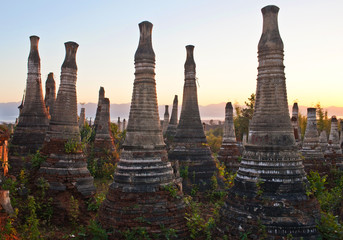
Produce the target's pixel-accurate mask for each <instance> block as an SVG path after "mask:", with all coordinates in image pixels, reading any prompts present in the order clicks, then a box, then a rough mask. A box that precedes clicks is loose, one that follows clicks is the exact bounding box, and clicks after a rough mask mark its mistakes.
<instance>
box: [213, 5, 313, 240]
mask: <svg viewBox="0 0 343 240" xmlns="http://www.w3.org/2000/svg"><path fill="white" fill-rule="evenodd" d="M278 11H279V8H278V7H276V6H266V7H264V8H262V14H263V31H262V36H261V39H260V42H259V44H258V60H259V66H258V75H257V87H256V104H255V110H254V114H253V118H252V120H251V122H250V128H249V138H248V143H247V144H246V145H245V150H244V153H243V157H242V161H241V163H240V166H239V170H238V171H237V177H236V178H235V185H234V187H232V188H231V189H230V190H229V194H228V198H227V200H226V202H225V204H224V206H223V207H222V209H221V211H220V224H219V226H218V227H217V229H218V230H219V232H218V235H219V236H220V237H221V238H222V237H223V235H226V236H228V239H240V233H246V234H247V235H248V239H260V238H261V237H262V236H263V235H264V234H266V235H267V236H263V238H266V239H285V238H286V237H287V236H289V235H290V234H291V235H292V237H293V239H317V237H319V234H318V232H317V228H316V220H318V219H319V206H318V203H317V202H316V200H315V199H313V198H309V197H307V195H306V191H305V188H306V183H307V180H306V177H305V171H304V167H303V165H302V161H301V158H300V155H299V151H298V148H297V146H296V143H295V138H294V134H293V129H292V125H291V121H290V117H289V111H288V104H287V92H286V81H285V74H284V65H283V42H282V40H281V37H280V34H279V30H278V24H277V14H278ZM262 226H264V227H262Z"/></svg>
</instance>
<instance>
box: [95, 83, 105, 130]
mask: <svg viewBox="0 0 343 240" xmlns="http://www.w3.org/2000/svg"><path fill="white" fill-rule="evenodd" d="M104 98H105V89H104V88H103V87H100V89H99V99H98V106H97V108H96V114H95V119H94V126H93V128H94V130H95V131H96V129H97V127H98V122H99V117H100V112H101V108H102V102H103V100H104Z"/></svg>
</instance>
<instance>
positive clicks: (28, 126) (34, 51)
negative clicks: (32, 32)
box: [9, 36, 49, 175]
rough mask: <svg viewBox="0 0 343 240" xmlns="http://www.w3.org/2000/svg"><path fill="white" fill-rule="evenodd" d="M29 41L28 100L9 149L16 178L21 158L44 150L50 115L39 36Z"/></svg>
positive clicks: (12, 171)
mask: <svg viewBox="0 0 343 240" xmlns="http://www.w3.org/2000/svg"><path fill="white" fill-rule="evenodd" d="M30 42H31V49H30V54H29V58H28V66H27V68H28V72H27V81H26V92H25V99H24V102H23V106H22V109H21V111H20V115H19V122H18V125H17V126H16V128H15V131H14V134H13V138H12V141H11V144H10V149H9V165H10V173H11V174H13V175H17V174H19V172H20V170H21V169H22V168H23V167H24V165H25V162H24V161H23V159H22V157H26V156H28V155H30V154H35V153H36V151H37V150H39V149H40V148H41V147H42V145H43V142H44V137H45V134H46V130H47V128H48V126H49V118H48V112H47V111H46V107H45V104H44V100H43V91H42V82H41V71H40V70H41V67H40V57H39V52H38V42H39V37H37V36H31V37H30Z"/></svg>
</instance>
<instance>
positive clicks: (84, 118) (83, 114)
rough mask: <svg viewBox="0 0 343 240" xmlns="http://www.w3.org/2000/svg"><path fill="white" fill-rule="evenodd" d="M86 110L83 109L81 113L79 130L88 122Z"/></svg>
mask: <svg viewBox="0 0 343 240" xmlns="http://www.w3.org/2000/svg"><path fill="white" fill-rule="evenodd" d="M85 111H86V109H85V108H81V112H80V118H79V128H80V129H82V128H83V126H84V125H85V122H86V113H85Z"/></svg>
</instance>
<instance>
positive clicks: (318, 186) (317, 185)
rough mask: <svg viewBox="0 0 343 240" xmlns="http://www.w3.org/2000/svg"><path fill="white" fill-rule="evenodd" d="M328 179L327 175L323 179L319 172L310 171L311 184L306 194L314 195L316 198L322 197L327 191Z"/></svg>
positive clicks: (309, 179)
mask: <svg viewBox="0 0 343 240" xmlns="http://www.w3.org/2000/svg"><path fill="white" fill-rule="evenodd" d="M326 178H327V175H325V176H323V177H321V176H320V175H319V173H318V172H313V171H310V174H309V175H307V179H308V181H309V183H310V184H309V186H308V189H307V190H306V194H307V195H308V196H310V195H314V196H316V197H318V196H320V195H322V194H323V192H324V191H325V184H326Z"/></svg>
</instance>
